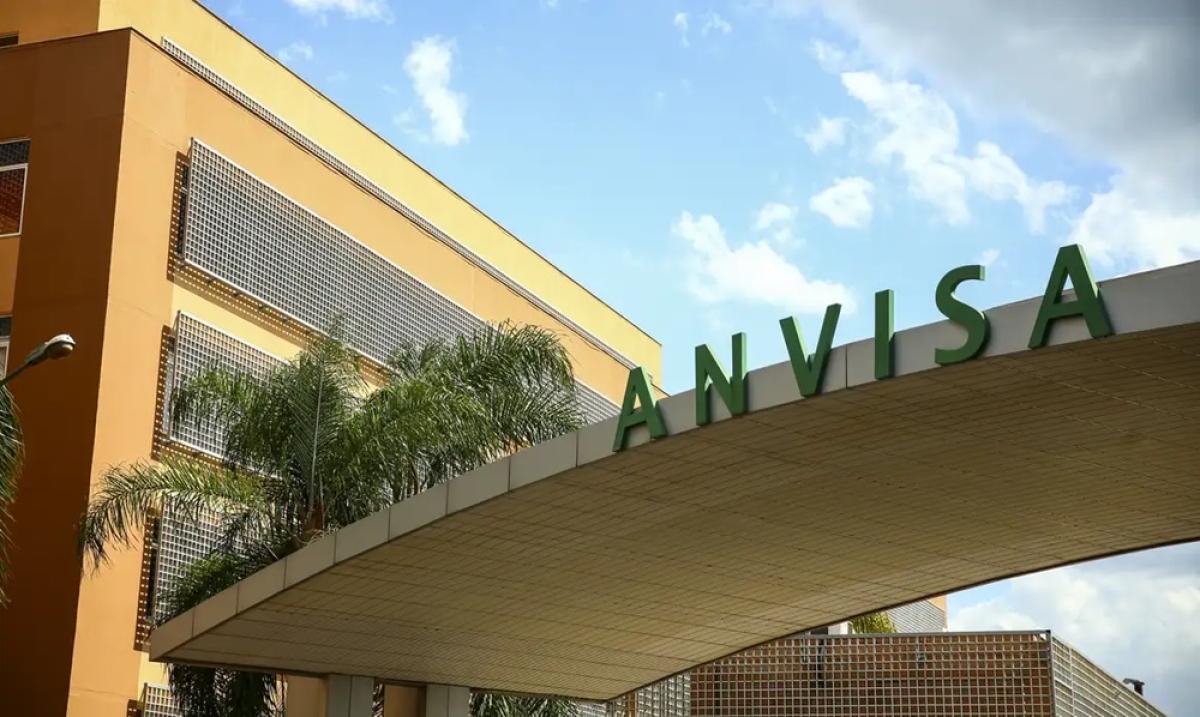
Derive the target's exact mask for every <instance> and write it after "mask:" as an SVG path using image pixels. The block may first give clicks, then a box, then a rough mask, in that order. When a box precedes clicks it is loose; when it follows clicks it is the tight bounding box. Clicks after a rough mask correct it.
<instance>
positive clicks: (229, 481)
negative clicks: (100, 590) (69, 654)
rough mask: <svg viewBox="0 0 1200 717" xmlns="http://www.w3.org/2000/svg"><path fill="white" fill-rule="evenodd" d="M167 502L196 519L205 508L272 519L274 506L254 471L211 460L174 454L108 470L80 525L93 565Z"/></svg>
mask: <svg viewBox="0 0 1200 717" xmlns="http://www.w3.org/2000/svg"><path fill="white" fill-rule="evenodd" d="M164 507H169V508H170V509H171V510H173V511H175V512H177V513H179V514H181V515H182V516H184V517H185V518H188V519H190V520H191V521H193V522H199V521H201V520H202V519H203V516H204V514H205V513H206V512H207V511H211V510H216V511H228V512H231V513H234V514H249V515H256V516H260V517H261V519H262V520H264V521H266V520H269V517H270V513H271V506H270V504H269V503H268V502H267V501H266V500H265V495H264V492H263V488H262V482H261V481H260V480H258V479H257V478H256V477H254V476H249V475H247V474H244V473H239V472H236V471H230V470H227V469H224V468H222V467H219V466H215V465H213V464H210V463H206V462H202V461H197V460H192V459H188V458H182V457H178V456H171V457H168V458H167V459H165V460H163V461H162V462H160V463H148V462H138V463H133V464H130V465H126V466H122V467H119V468H114V469H112V470H110V471H109V472H108V473H107V474H106V475H105V476H104V479H103V482H102V483H101V487H100V491H99V492H98V493H96V495H95V496H93V498H92V500H91V502H90V503H89V505H88V508H87V512H86V513H85V514H84V517H83V521H82V524H81V526H80V531H79V545H80V549H81V551H82V552H83V554H84V558H85V561H86V563H87V564H90V566H91V568H92V569H93V570H95V569H98V568H99V567H100V565H102V564H104V563H105V562H107V559H108V547H109V546H110V545H112V544H117V545H121V546H124V547H129V546H130V545H131V544H132V542H133V540H134V539H135V538H137V537H140V535H141V531H142V529H143V528H144V526H145V523H146V519H147V518H149V517H151V516H153V515H155V514H157V513H158V512H159V511H161V510H163V508H164Z"/></svg>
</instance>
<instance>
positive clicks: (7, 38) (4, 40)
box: [0, 32, 17, 47]
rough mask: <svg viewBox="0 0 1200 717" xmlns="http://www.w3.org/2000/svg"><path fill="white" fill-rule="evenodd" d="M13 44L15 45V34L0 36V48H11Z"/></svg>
mask: <svg viewBox="0 0 1200 717" xmlns="http://www.w3.org/2000/svg"><path fill="white" fill-rule="evenodd" d="M15 44H17V33H15V32H14V33H12V34H11V35H0V47H12V46H13V45H15Z"/></svg>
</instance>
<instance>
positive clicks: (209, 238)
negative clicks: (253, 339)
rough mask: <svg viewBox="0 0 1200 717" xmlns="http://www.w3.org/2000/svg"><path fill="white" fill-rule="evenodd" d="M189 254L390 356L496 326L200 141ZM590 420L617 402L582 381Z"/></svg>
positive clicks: (300, 315)
mask: <svg viewBox="0 0 1200 717" xmlns="http://www.w3.org/2000/svg"><path fill="white" fill-rule="evenodd" d="M188 183H189V184H188V192H187V210H186V213H185V216H186V221H185V223H184V241H183V260H184V261H185V262H186V263H187V264H189V265H191V266H194V267H195V268H197V269H199V270H200V271H202V272H204V273H206V274H209V275H211V276H213V277H215V278H217V279H219V280H221V281H222V282H224V283H227V284H229V285H230V286H232V287H234V288H236V289H238V290H241V291H244V292H246V293H247V294H249V295H251V296H253V297H254V298H255V299H257V300H260V301H262V302H263V303H265V304H268V305H270V306H272V307H274V308H275V309H277V310H278V311H280V312H282V313H283V314H285V315H287V316H290V317H292V318H295V319H296V320H298V321H300V322H301V323H303V324H305V325H307V326H308V327H310V328H312V329H314V330H324V329H327V328H329V327H330V326H331V325H332V324H333V322H334V321H335V320H338V319H340V320H342V321H343V322H344V323H343V328H344V330H345V332H346V335H347V340H348V341H349V343H350V344H351V345H352V346H354V347H355V348H356V349H358V350H359V351H361V352H362V353H363V354H364V355H366V356H368V357H369V358H371V359H373V360H375V361H378V362H381V363H382V362H383V361H385V360H386V359H387V357H388V355H389V354H390V353H391V352H392V351H393V350H394V349H395V348H396V347H398V346H399V345H401V343H402V342H404V341H413V342H416V343H424V342H426V341H429V340H431V339H435V338H441V339H450V338H453V337H455V336H460V335H464V334H468V333H471V332H473V331H476V330H479V329H482V328H484V327H486V326H487V324H486V322H484V321H482V320H481V319H479V318H478V317H476V316H475V315H473V314H471V313H470V312H469V311H467V310H466V309H464V308H463V307H461V306H459V305H457V304H455V303H454V302H452V301H451V300H450V299H448V298H446V297H445V296H442V295H441V294H440V293H438V292H436V291H434V290H433V289H431V288H429V287H428V286H426V285H425V284H423V283H421V282H420V281H419V280H417V279H415V278H414V277H412V276H411V275H409V274H408V273H407V272H405V271H404V270H402V269H401V268H399V267H398V266H396V265H395V264H392V263H391V262H389V261H388V260H387V259H385V258H383V257H382V256H380V255H379V254H376V253H375V252H373V251H371V250H370V249H369V248H367V247H366V246H365V245H363V244H361V243H360V242H358V241H357V240H355V239H354V238H353V237H351V236H349V235H348V234H345V233H344V232H342V231H340V230H338V229H337V228H336V227H334V226H333V225H331V224H329V223H328V222H326V221H325V220H323V219H321V218H320V217H318V216H317V215H315V214H313V213H312V212H310V211H309V210H308V209H306V208H304V207H302V206H300V205H299V204H297V203H295V202H293V201H292V200H291V199H289V198H288V197H286V196H284V195H283V194H281V193H280V192H278V191H276V190H275V189H273V188H271V187H269V186H268V185H266V184H265V183H263V182H261V181H259V180H258V179H256V178H255V177H253V176H252V175H250V174H249V173H248V172H246V171H245V170H243V169H242V168H240V167H238V166H237V165H235V164H234V163H233V162H230V161H229V160H227V159H225V158H224V157H222V156H221V155H220V154H218V153H217V152H215V151H214V150H212V149H210V148H209V147H207V146H205V145H204V144H203V143H200V142H198V141H197V142H194V143H193V146H192V158H191V167H190V170H189V173H188ZM579 393H580V404H581V408H582V409H583V411H584V415H585V417H586V420H587V421H589V422H595V421H599V420H603V419H605V418H608V417H610V416H614V415H616V414H617V410H618V409H617V406H616V405H615V404H613V403H612V402H611V401H608V400H607V399H606V398H604V397H603V396H601V395H600V394H599V393H597V392H596V391H594V390H592V389H591V388H589V387H587V386H584V385H582V384H581V385H580V387H579Z"/></svg>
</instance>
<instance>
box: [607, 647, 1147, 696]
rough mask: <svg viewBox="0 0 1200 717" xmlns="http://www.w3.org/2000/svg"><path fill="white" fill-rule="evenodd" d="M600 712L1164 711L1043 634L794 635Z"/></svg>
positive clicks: (685, 676)
mask: <svg viewBox="0 0 1200 717" xmlns="http://www.w3.org/2000/svg"><path fill="white" fill-rule="evenodd" d="M588 714H593V715H605V716H606V717H835V715H836V716H839V717H893V716H894V715H954V716H955V717H1000V716H1001V715H1022V716H1023V717H1164V715H1163V713H1162V712H1161V711H1159V710H1158V709H1156V708H1155V707H1154V706H1153V705H1152V704H1151V703H1150V702H1149V701H1147V700H1146V699H1145V698H1144V697H1143V696H1141V695H1139V694H1137V693H1136V692H1135V691H1134V690H1132V689H1130V688H1129V687H1127V686H1125V685H1124V684H1122V682H1121V681H1120V680H1118V679H1116V678H1115V677H1113V676H1112V675H1109V674H1108V673H1106V672H1105V671H1104V670H1103V669H1101V668H1100V667H1098V666H1097V665H1096V664H1095V663H1094V662H1092V661H1091V660H1089V659H1087V657H1085V656H1084V655H1082V654H1081V653H1080V652H1079V651H1078V650H1076V649H1074V648H1073V647H1071V646H1070V645H1069V644H1067V643H1066V642H1063V641H1062V640H1061V639H1059V638H1058V637H1056V636H1054V635H1052V634H1051V633H1050V632H1048V631H1040V632H987V633H953V632H942V633H933V634H894V635H797V636H795V637H790V638H786V639H783V640H778V641H776V642H772V643H769V644H767V645H763V646H761V647H757V648H753V649H751V650H746V651H744V652H741V653H738V654H737V655H733V656H731V657H728V658H726V659H723V660H718V661H717V662H714V663H711V664H708V665H705V666H703V667H700V668H698V669H696V670H694V671H692V672H691V673H689V674H688V675H683V676H678V677H673V678H670V679H668V680H664V681H663V682H661V683H658V684H655V685H651V686H649V687H646V688H644V689H642V690H639V691H638V692H637V693H636V694H635V695H631V696H629V697H628V698H626V699H624V700H619V701H617V702H614V703H611V704H610V705H605V706H600V705H596V706H589V710H588Z"/></svg>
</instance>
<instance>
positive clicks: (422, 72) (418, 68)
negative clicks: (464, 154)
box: [401, 37, 469, 146]
mask: <svg viewBox="0 0 1200 717" xmlns="http://www.w3.org/2000/svg"><path fill="white" fill-rule="evenodd" d="M455 51H456V46H455V44H454V41H453V40H444V39H442V38H440V37H427V38H425V39H424V40H420V41H418V42H415V43H413V46H412V51H411V52H409V53H408V57H406V58H404V71H405V73H407V74H408V76H409V78H411V79H412V83H413V90H414V91H415V92H416V93H417V97H418V98H420V100H421V105H422V106H423V107H424V108H425V111H426V113H428V115H429V121H430V125H431V129H430V136H431V138H432V140H433V141H434V142H436V143H438V144H444V145H447V146H454V145H457V144H461V143H462V142H465V141H467V139H468V138H469V135H468V134H467V127H466V113H467V96H466V95H465V94H463V93H462V92H455V91H454V90H451V89H450V75H451V68H452V65H453V62H454V53H455ZM409 118H410V119H411V115H410V116H409ZM401 121H402V122H403V115H402V116H401Z"/></svg>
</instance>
